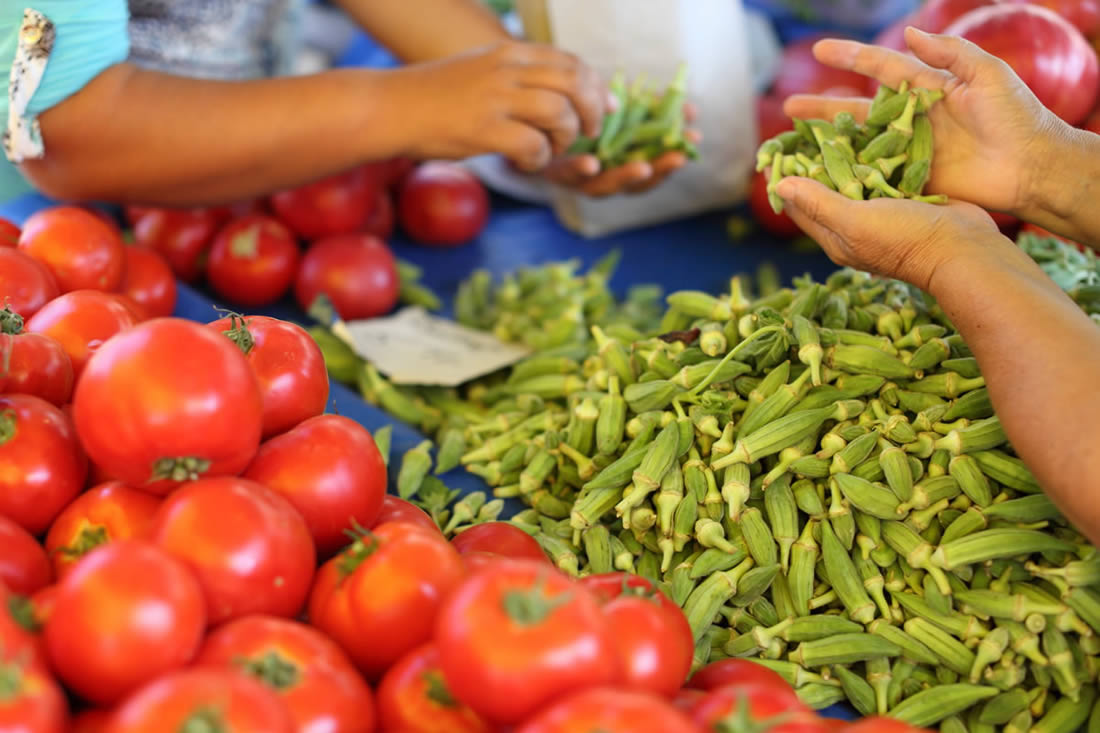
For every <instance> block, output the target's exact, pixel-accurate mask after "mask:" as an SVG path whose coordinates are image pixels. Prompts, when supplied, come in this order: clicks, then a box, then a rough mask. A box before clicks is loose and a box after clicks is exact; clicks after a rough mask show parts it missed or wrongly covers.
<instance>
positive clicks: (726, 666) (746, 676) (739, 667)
mask: <svg viewBox="0 0 1100 733" xmlns="http://www.w3.org/2000/svg"><path fill="white" fill-rule="evenodd" d="M727 685H772V686H773V687H775V688H777V689H779V690H784V691H787V690H790V689H791V686H790V685H789V684H787V680H785V679H783V678H782V677H780V676H779V673H778V672H776V671H774V670H771V669H768V668H767V667H765V666H764V665H762V664H757V663H756V662H753V661H751V660H748V659H721V660H719V661H717V662H711V663H710V664H708V665H707V666H705V667H703V668H702V669H700V670H699V671H698V672H696V673H695V674H693V675H692V676H691V679H690V680H688V681H687V684H686V687H690V688H692V689H696V690H705V691H707V692H709V691H711V690H716V689H718V688H719V687H726V686H727Z"/></svg>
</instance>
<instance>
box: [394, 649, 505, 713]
mask: <svg viewBox="0 0 1100 733" xmlns="http://www.w3.org/2000/svg"><path fill="white" fill-rule="evenodd" d="M378 720H379V723H380V724H381V725H380V727H381V730H384V731H395V732H396V731H401V733H490V731H492V730H493V729H492V728H491V727H490V726H489V724H488V723H486V722H485V721H484V720H482V719H481V718H479V717H478V716H477V714H476V713H475V712H474V711H473V710H470V708H468V707H466V706H465V705H463V704H462V703H461V702H459V701H458V700H456V699H455V697H454V695H452V694H451V692H450V690H448V689H447V683H446V681H444V679H443V673H442V672H441V671H440V669H439V652H438V651H437V650H436V648H435V645H434V644H424V645H423V646H420V647H417V648H416V649H413V650H412V651H410V652H409V653H408V654H406V655H405V656H403V657H402V658H401V659H400V660H399V661H398V662H397V664H395V665H393V666H392V667H390V668H389V670H388V671H387V672H386V674H385V676H384V677H383V678H382V682H381V683H380V684H379V686H378Z"/></svg>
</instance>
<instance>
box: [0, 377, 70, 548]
mask: <svg viewBox="0 0 1100 733" xmlns="http://www.w3.org/2000/svg"><path fill="white" fill-rule="evenodd" d="M0 466H3V467H4V470H3V471H0V514H2V515H4V516H6V517H8V519H11V520H13V521H15V523H16V524H18V525H19V526H21V527H22V528H23V529H25V530H27V531H28V532H30V533H31V534H32V535H38V534H41V533H42V532H43V531H45V529H46V528H47V527H49V526H50V522H52V521H53V518H54V517H55V516H57V513H58V512H60V511H61V510H62V509H63V508H64V507H65V505H66V504H68V503H69V502H70V501H72V500H73V497H74V496H76V495H77V494H78V493H80V491H81V489H83V488H84V479H85V478H86V477H87V475H88V459H87V458H86V457H85V456H84V452H83V451H82V450H81V448H80V443H79V441H78V440H77V434H76V431H75V430H73V424H72V421H71V420H70V419H69V418H68V416H67V415H65V413H64V412H62V411H61V410H60V409H58V408H57V407H54V406H53V405H51V404H50V403H49V402H46V401H45V400H43V399H40V398H38V397H34V396H31V395H19V394H13V395H4V396H2V397H0Z"/></svg>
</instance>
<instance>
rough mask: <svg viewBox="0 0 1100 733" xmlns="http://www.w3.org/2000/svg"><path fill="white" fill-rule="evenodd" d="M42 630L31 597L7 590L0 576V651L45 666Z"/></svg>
mask: <svg viewBox="0 0 1100 733" xmlns="http://www.w3.org/2000/svg"><path fill="white" fill-rule="evenodd" d="M47 587H48V588H52V587H54V586H47ZM39 592H41V591H39ZM41 630H42V624H41V620H40V618H39V616H38V614H37V609H36V607H35V605H34V602H33V600H32V599H29V598H27V597H26V596H24V595H20V594H19V593H15V592H13V591H11V590H9V589H8V587H7V585H5V584H4V581H3V580H0V655H3V654H5V653H7V654H10V655H12V656H17V657H19V658H20V659H26V660H27V661H28V663H30V664H32V665H34V666H36V667H41V668H42V669H46V668H47V664H46V645H45V642H44V640H43V638H42V634H41V633H39V632H40V631H41Z"/></svg>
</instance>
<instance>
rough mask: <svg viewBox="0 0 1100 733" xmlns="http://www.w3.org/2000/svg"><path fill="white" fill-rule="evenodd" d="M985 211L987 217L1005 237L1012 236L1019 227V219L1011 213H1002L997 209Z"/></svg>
mask: <svg viewBox="0 0 1100 733" xmlns="http://www.w3.org/2000/svg"><path fill="white" fill-rule="evenodd" d="M986 213H987V214H989V218H991V219H992V220H993V223H994V224H996V225H997V228H998V229H1000V230H1001V234H1004V235H1005V236H1006V237H1011V236H1013V235H1014V234H1015V233H1016V230H1017V229H1019V227H1020V220H1019V219H1017V218H1016V217H1014V216H1012V215H1011V214H1002V213H1001V212H999V211H987V212H986Z"/></svg>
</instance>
